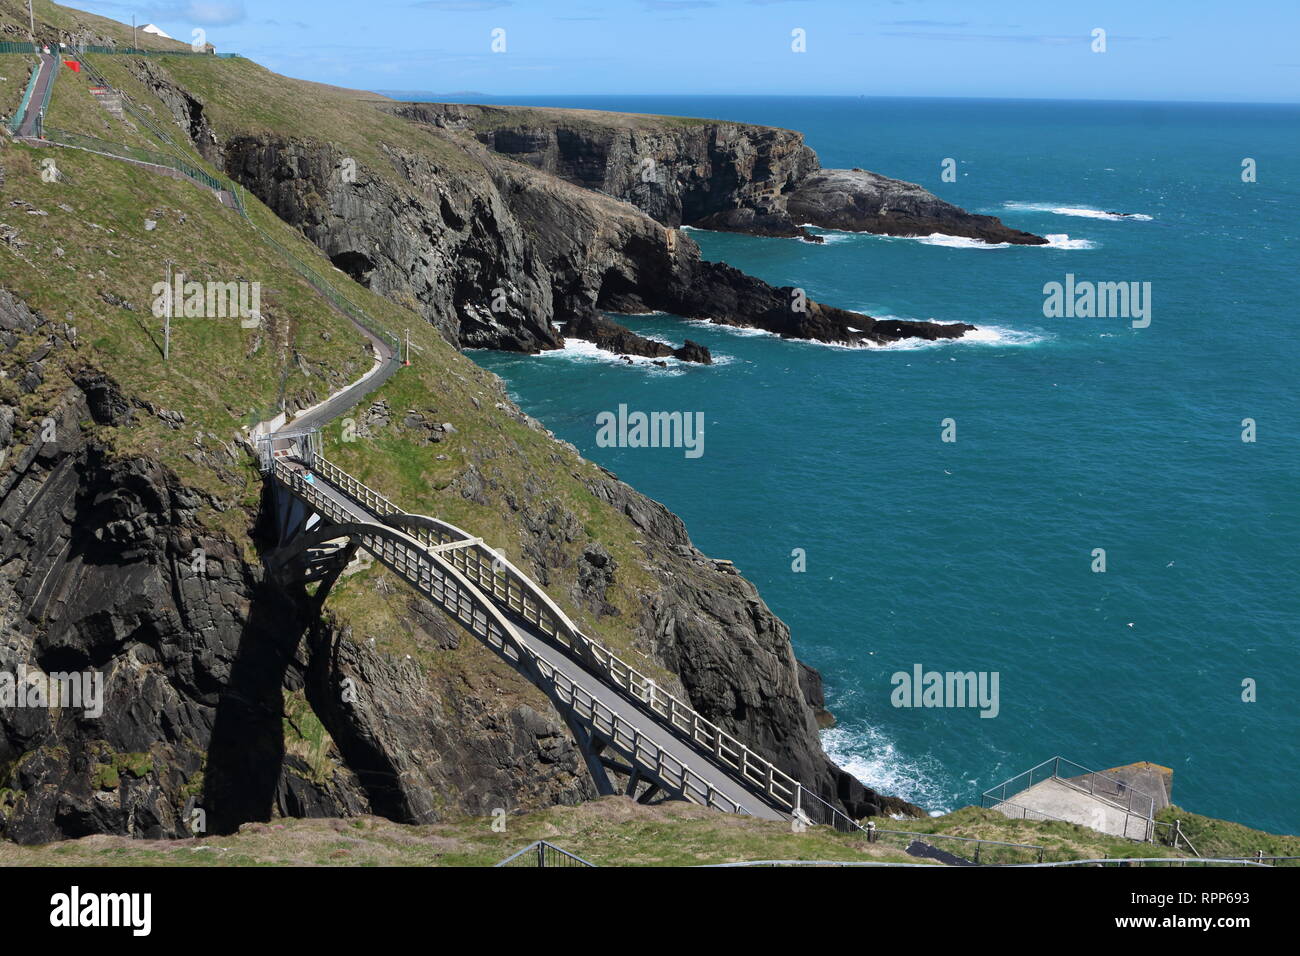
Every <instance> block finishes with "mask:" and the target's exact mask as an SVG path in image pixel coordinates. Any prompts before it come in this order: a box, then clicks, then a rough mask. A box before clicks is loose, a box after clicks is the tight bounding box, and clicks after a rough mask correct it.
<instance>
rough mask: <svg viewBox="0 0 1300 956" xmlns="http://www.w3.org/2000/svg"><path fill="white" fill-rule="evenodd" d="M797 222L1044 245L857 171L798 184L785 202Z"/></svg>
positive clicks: (826, 172)
mask: <svg viewBox="0 0 1300 956" xmlns="http://www.w3.org/2000/svg"><path fill="white" fill-rule="evenodd" d="M786 208H787V209H788V210H789V213H790V215H791V217H792V218H793V219H794V220H795V221H796V222H800V223H808V224H810V225H814V226H822V227H823V228H826V229H845V230H849V231H851V232H875V233H881V234H883V235H887V236H928V235H932V234H934V233H940V234H942V235H945V236H963V237H966V238H969V239H979V240H981V241H983V242H990V243H999V242H1008V243H1013V244H1018V245H1042V244H1043V243H1046V242H1047V240H1046V239H1044V238H1043V237H1042V236H1035V235H1034V234H1033V233H1028V232H1022V231H1021V230H1019V229H1011V228H1009V227H1008V226H1005V225H1003V224H1002V220H1000V219H998V218H997V217H995V216H978V215H973V214H972V213H968V212H966V211H965V210H964V209H960V208H958V207H957V206H954V205H952V204H951V203H947V202H944V201H943V200H942V199H940V198H939V197H937V196H935V195H934V194H933V193H931V192H929V191H928V190H925V189H922V188H921V187H920V186H918V185H916V184H915V183H907V182H903V181H902V180H899V179H889V178H888V177H886V176H881V175H878V174H877V173H869V172H866V171H864V170H860V169H823V170H820V171H819V172H816V173H814V174H813V175H811V176H809V177H807V178H806V179H804V180H803V181H801V182H800V183H799V185H798V187H797V188H796V189H795V190H794V191H793V192H791V193H790V196H789V198H788V199H787V200H786Z"/></svg>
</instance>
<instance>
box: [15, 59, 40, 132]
mask: <svg viewBox="0 0 1300 956" xmlns="http://www.w3.org/2000/svg"><path fill="white" fill-rule="evenodd" d="M40 75H41V64H40V63H39V62H38V63H37V64H36V65H35V66H34V67H32V75H31V78H30V79H28V81H27V89H26V90H24V91H23V98H22V100H20V101H19V103H18V109H16V110H14V115H13V116H11V117H10V118H9V131H10V132H11V133H17V132H18V128H19V127H20V126H22V123H23V118H24V117H25V116H26V115H27V111H28V110H29V109H30V108H31V103H32V93H34V92H35V91H36V79H37V77H39V76H40Z"/></svg>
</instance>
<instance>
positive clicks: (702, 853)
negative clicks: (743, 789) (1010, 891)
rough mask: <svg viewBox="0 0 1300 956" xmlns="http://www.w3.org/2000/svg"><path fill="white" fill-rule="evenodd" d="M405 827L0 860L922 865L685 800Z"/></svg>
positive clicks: (280, 827)
mask: <svg viewBox="0 0 1300 956" xmlns="http://www.w3.org/2000/svg"><path fill="white" fill-rule="evenodd" d="M492 823H493V820H492V818H490V817H473V818H465V819H461V820H457V821H452V822H449V823H440V824H433V825H427V826H403V825H401V824H395V823H391V822H389V821H387V820H382V819H378V818H375V817H362V818H355V819H351V820H286V821H284V822H282V823H273V824H247V825H245V826H244V828H243V829H242V830H241V831H240V832H239V833H238V834H236V835H233V836H229V837H209V838H205V839H202V840H171V841H167V840H157V841H155V840H129V839H125V838H121V837H105V836H95V837H87V838H84V839H80V840H69V841H65V842H62V843H57V844H50V845H48V846H44V847H20V846H16V845H13V844H0V866H24V865H26V866H57V865H66V866H85V865H106V866H124V865H129V866H204V865H206V866H213V865H217V866H238V865H358V866H359V865H388V866H491V865H492V864H494V863H497V862H499V861H500V860H503V859H505V858H506V857H507V856H510V855H511V854H512V853H514V852H515V851H517V850H520V849H522V848H523V847H525V846H527V845H528V844H530V843H532V842H533V841H535V840H539V839H544V840H547V841H549V842H551V843H554V844H556V845H557V846H560V847H562V848H563V849H565V850H568V851H569V852H570V853H575V854H577V855H578V856H580V857H582V858H583V859H585V860H587V861H589V862H591V863H595V864H596V865H598V866H620V865H622V866H695V865H700V864H707V863H728V862H734V861H737V860H770V859H803V860H854V861H862V860H877V861H889V862H908V863H916V862H924V861H918V860H916V859H915V858H913V857H909V856H907V855H906V854H905V853H903V852H902V851H901V850H899V849H897V848H893V847H884V846H870V845H868V844H867V843H866V842H864V841H863V840H860V839H855V838H851V837H847V836H845V835H843V834H839V833H836V832H834V831H831V830H826V829H824V828H817V829H815V830H810V831H808V832H805V833H802V834H794V833H791V832H790V829H789V827H788V825H783V824H780V823H773V822H770V821H762V820H755V819H753V818H752V817H736V816H729V815H727V814H721V813H718V812H717V811H714V810H706V809H704V808H703V807H696V806H694V805H691V804H685V803H673V804H665V805H662V806H659V807H640V806H638V805H636V804H634V803H632V802H631V801H630V800H627V799H625V798H623V797H606V798H603V799H601V800H595V801H591V802H589V803H585V804H582V805H581V806H577V807H553V808H551V809H548V810H542V811H538V812H536V813H530V814H526V815H521V816H511V817H507V818H505V824H506V826H505V832H504V833H498V832H495V831H494V830H493V829H492Z"/></svg>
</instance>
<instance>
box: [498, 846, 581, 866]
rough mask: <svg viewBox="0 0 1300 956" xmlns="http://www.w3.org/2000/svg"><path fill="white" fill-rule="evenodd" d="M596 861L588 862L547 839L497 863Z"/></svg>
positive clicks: (536, 863) (539, 863) (502, 864)
mask: <svg viewBox="0 0 1300 956" xmlns="http://www.w3.org/2000/svg"><path fill="white" fill-rule="evenodd" d="M595 865H596V864H595V863H588V862H587V861H586V860H584V859H583V858H582V857H580V856H577V855H576V854H573V853H570V852H569V851H568V850H562V849H560V848H559V847H558V846H556V845H555V844H554V843H547V842H546V841H545V840H538V841H537V842H536V843H531V844H529V845H528V846H526V847H524V848H523V849H522V850H520V851H519V852H518V853H511V854H510V855H509V856H508V857H506V858H505V859H504V860H502V861H501V862H500V863H497V864H496V866H515V867H518V866H537V867H545V866H573V867H584V866H595Z"/></svg>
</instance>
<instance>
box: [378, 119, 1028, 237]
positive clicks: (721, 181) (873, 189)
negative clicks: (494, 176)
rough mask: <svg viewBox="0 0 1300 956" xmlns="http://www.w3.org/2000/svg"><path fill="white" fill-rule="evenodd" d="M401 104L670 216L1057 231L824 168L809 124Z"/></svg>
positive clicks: (795, 224) (871, 228)
mask: <svg viewBox="0 0 1300 956" xmlns="http://www.w3.org/2000/svg"><path fill="white" fill-rule="evenodd" d="M392 108H393V109H394V111H395V112H397V113H398V114H399V115H402V116H406V117H409V118H411V119H413V120H416V121H419V122H422V123H429V124H432V125H435V126H440V127H444V128H447V129H454V130H462V131H467V132H470V133H472V134H473V135H474V136H476V137H477V138H478V139H479V140H480V141H481V142H482V143H484V144H485V145H487V146H488V147H489V148H491V149H492V150H493V151H494V152H497V153H500V154H501V155H503V156H509V157H511V158H512V159H516V160H519V161H521V162H524V163H527V164H528V165H530V166H533V167H536V168H537V169H540V170H543V171H544V172H547V173H550V174H552V175H555V176H558V177H560V178H561V179H564V180H566V181H568V182H571V183H574V184H575V185H578V186H583V187H585V188H587V189H594V190H597V191H599V192H602V193H605V194H606V195H608V196H613V197H615V198H616V199H621V200H623V201H625V202H629V203H631V204H632V205H634V206H636V207H637V208H638V209H640V210H642V211H643V212H645V213H646V214H647V215H649V216H651V217H653V218H654V219H655V220H656V221H658V222H660V223H663V224H664V225H668V226H680V225H688V226H698V227H700V228H704V229H719V230H725V231H732V232H746V233H751V234H754V235H768V236H805V237H806V236H808V233H807V232H806V230H804V229H803V228H802V227H803V226H805V225H812V226H821V227H824V228H827V229H845V230H852V231H855V232H875V233H883V234H887V235H895V236H928V235H930V234H932V233H943V234H945V235H951V236H966V237H970V238H975V239H981V240H984V241H986V242H1009V243H1015V244H1024V245H1036V244H1042V243H1045V242H1046V241H1047V240H1046V239H1044V238H1042V237H1041V236H1035V235H1033V234H1032V233H1028V232H1022V231H1020V230H1018V229H1012V228H1010V227H1008V226H1005V225H1003V223H1002V221H1001V220H999V219H997V218H996V217H994V216H980V215H974V214H972V213H968V212H966V211H965V210H963V209H960V208H959V207H957V206H954V205H952V204H951V203H949V202H945V201H944V200H942V199H940V198H939V197H937V196H935V195H934V194H933V193H930V192H928V191H927V190H925V189H923V188H921V187H920V186H918V185H916V184H915V183H908V182H903V181H902V180H897V179H889V178H888V177H885V176H881V175H879V174H876V173H870V172H866V171H864V170H860V169H851V170H850V169H822V168H821V163H820V162H819V161H818V159H817V154H816V153H814V152H813V150H812V149H811V148H809V147H808V146H807V145H805V143H804V140H803V134H801V133H797V132H794V131H792V130H786V129H778V128H775V127H769V126H754V125H751V124H748V123H727V122H719V121H713V120H695V119H682V118H678V117H667V116H638V115H634V114H626V113H596V112H591V111H586V110H566V109H523V108H519V107H492V106H465V105H460V104H451V103H409V104H407V103H403V104H397V105H395V106H393V107H392Z"/></svg>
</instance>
